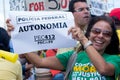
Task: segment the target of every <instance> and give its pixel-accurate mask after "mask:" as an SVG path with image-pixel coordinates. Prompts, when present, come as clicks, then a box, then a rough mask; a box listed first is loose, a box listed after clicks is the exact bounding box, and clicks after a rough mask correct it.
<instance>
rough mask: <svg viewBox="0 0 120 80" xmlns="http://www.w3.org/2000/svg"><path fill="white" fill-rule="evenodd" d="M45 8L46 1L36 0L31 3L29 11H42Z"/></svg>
mask: <svg viewBox="0 0 120 80" xmlns="http://www.w3.org/2000/svg"><path fill="white" fill-rule="evenodd" d="M41 10H44V2H36V3H30V4H29V11H41Z"/></svg>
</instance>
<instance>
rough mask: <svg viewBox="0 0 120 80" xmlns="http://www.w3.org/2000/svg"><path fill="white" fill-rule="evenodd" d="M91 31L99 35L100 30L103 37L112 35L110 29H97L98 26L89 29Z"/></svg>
mask: <svg viewBox="0 0 120 80" xmlns="http://www.w3.org/2000/svg"><path fill="white" fill-rule="evenodd" d="M91 32H92V33H93V34H96V35H99V34H100V33H101V32H102V35H103V36H105V37H111V36H112V32H111V31H107V30H104V31H102V30H101V29H98V28H93V29H91Z"/></svg>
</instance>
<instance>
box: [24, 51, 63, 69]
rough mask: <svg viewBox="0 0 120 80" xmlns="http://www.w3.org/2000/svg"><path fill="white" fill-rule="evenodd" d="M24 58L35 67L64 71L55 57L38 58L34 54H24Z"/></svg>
mask: <svg viewBox="0 0 120 80" xmlns="http://www.w3.org/2000/svg"><path fill="white" fill-rule="evenodd" d="M25 56H26V58H27V59H28V60H29V61H30V62H31V63H33V64H34V65H35V66H36V67H43V68H51V69H57V70H63V69H64V67H63V66H62V64H61V63H60V61H59V60H58V59H57V58H56V56H51V57H46V58H40V57H39V56H38V55H37V54H35V53H26V54H25Z"/></svg>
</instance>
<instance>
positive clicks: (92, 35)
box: [25, 16, 120, 80]
mask: <svg viewBox="0 0 120 80" xmlns="http://www.w3.org/2000/svg"><path fill="white" fill-rule="evenodd" d="M86 32H87V33H86V36H85V35H84V33H83V32H82V30H80V28H77V27H72V28H71V29H70V30H69V34H70V33H72V37H73V38H74V39H76V40H78V41H80V42H81V44H82V45H83V47H84V51H81V52H79V53H78V55H77V60H76V63H75V65H74V66H73V69H72V72H71V74H70V75H69V79H70V80H82V79H86V80H90V79H92V80H95V79H97V80H114V79H115V78H116V77H117V76H118V75H119V73H120V69H119V66H120V57H119V56H117V54H118V52H119V40H118V36H117V33H116V29H115V26H114V22H112V19H111V18H109V17H105V16H100V17H94V18H92V19H91V21H90V23H89V25H88V29H87V31H86ZM72 54H73V51H69V52H66V53H63V54H58V55H57V56H54V57H48V58H44V59H41V58H38V57H37V56H36V55H35V54H33V53H29V54H25V55H26V57H27V58H28V59H29V60H30V61H31V62H32V63H34V64H35V65H36V66H37V67H47V68H52V69H59V70H65V69H66V67H67V62H68V60H69V58H70V56H71V55H72ZM56 65H57V66H56Z"/></svg>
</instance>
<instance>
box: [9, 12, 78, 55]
mask: <svg viewBox="0 0 120 80" xmlns="http://www.w3.org/2000/svg"><path fill="white" fill-rule="evenodd" d="M9 17H10V19H11V24H13V25H14V26H15V30H14V31H13V32H12V33H11V40H12V43H13V48H14V51H15V53H19V54H21V53H27V52H32V51H37V50H43V49H54V48H65V47H66V48H67V47H74V46H75V45H76V41H75V40H73V39H72V37H71V35H68V29H69V28H70V27H71V26H74V17H73V15H72V13H71V12H63V11H39V12H34V11H11V12H10V14H9Z"/></svg>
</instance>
